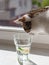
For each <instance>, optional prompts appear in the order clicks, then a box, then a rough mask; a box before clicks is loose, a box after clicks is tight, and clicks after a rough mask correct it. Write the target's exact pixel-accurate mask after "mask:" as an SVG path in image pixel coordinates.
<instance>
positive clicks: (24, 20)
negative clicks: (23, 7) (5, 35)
mask: <svg viewBox="0 0 49 65" xmlns="http://www.w3.org/2000/svg"><path fill="white" fill-rule="evenodd" d="M14 22H15V23H18V24H21V25H22V27H23V29H24V30H25V31H26V32H27V33H40V32H41V33H43V32H44V33H48V34H49V6H48V7H45V8H40V9H36V10H31V11H30V12H28V13H26V14H25V15H24V16H22V17H20V18H18V19H17V20H15V21H14Z"/></svg>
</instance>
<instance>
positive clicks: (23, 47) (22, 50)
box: [14, 32, 31, 65]
mask: <svg viewBox="0 0 49 65" xmlns="http://www.w3.org/2000/svg"><path fill="white" fill-rule="evenodd" d="M14 43H15V47H16V51H17V55H18V61H19V63H20V64H21V65H24V64H25V65H26V63H30V62H28V61H29V58H28V55H29V53H30V48H31V35H29V33H22V32H17V33H16V34H15V35H14ZM30 65H31V64H30Z"/></svg>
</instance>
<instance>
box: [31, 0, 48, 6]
mask: <svg viewBox="0 0 49 65" xmlns="http://www.w3.org/2000/svg"><path fill="white" fill-rule="evenodd" d="M32 4H33V5H37V6H38V7H45V6H49V0H42V1H41V0H32Z"/></svg>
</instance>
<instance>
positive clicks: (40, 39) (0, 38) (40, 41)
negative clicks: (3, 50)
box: [0, 26, 49, 49]
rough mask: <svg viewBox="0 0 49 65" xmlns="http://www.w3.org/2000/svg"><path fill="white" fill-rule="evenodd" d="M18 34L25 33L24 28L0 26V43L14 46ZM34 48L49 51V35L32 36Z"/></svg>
mask: <svg viewBox="0 0 49 65" xmlns="http://www.w3.org/2000/svg"><path fill="white" fill-rule="evenodd" d="M16 32H24V33H25V31H24V30H23V28H17V27H7V26H0V43H1V44H2V43H3V44H4V43H5V44H7V43H9V44H12V43H13V35H14V34H15V33H16ZM32 47H34V48H35V47H38V48H46V49H49V35H47V34H45V35H32Z"/></svg>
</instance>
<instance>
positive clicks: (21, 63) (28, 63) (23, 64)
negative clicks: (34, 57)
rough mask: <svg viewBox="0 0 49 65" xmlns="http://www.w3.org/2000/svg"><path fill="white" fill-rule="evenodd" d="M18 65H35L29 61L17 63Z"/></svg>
mask: <svg viewBox="0 0 49 65" xmlns="http://www.w3.org/2000/svg"><path fill="white" fill-rule="evenodd" d="M19 64H20V65H36V64H35V63H34V62H32V61H31V60H29V59H28V60H27V61H23V62H19Z"/></svg>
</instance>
